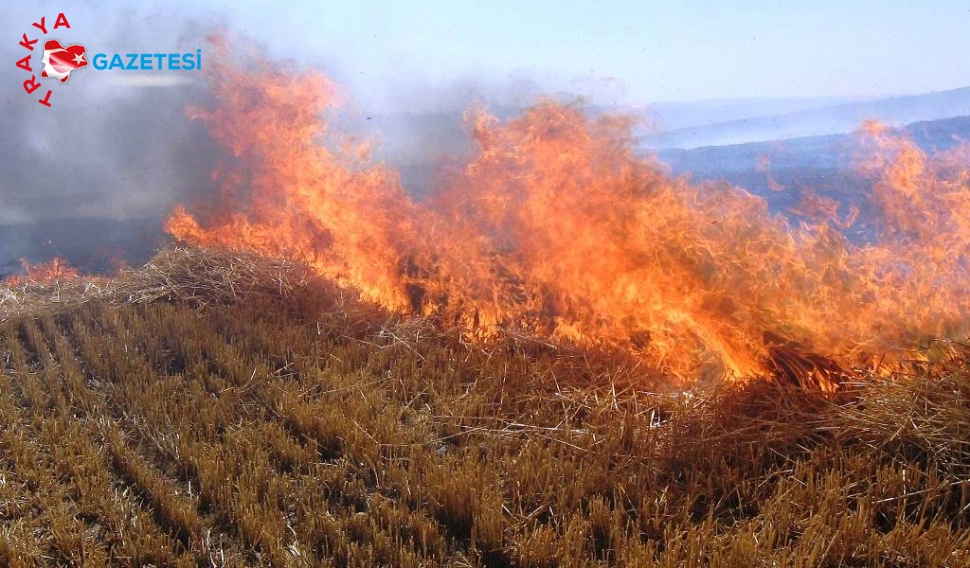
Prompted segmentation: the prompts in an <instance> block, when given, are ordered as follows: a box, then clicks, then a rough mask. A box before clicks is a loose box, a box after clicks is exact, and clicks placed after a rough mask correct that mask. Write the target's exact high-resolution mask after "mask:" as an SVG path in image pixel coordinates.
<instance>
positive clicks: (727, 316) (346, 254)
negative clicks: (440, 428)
mask: <svg viewBox="0 0 970 568" xmlns="http://www.w3.org/2000/svg"><path fill="white" fill-rule="evenodd" d="M217 47H218V49H219V57H217V58H213V59H215V60H214V61H213V60H212V59H210V63H209V65H208V70H209V71H208V73H209V81H210V85H211V90H212V93H213V95H214V96H215V98H216V100H218V105H217V106H215V107H214V108H211V109H207V110H197V111H195V115H196V116H197V117H198V118H200V119H201V120H203V121H204V122H205V123H206V124H207V125H208V126H209V127H210V129H211V131H212V133H213V136H214V137H215V139H216V140H217V141H218V142H219V143H220V144H221V145H222V146H223V147H224V148H225V149H226V150H227V151H228V152H229V154H230V155H231V156H232V158H233V161H232V163H231V164H227V168H225V169H224V170H223V171H220V172H218V173H217V175H216V179H217V181H218V182H219V184H220V188H221V191H222V193H221V197H220V198H219V199H218V200H217V202H216V203H215V204H213V205H212V206H211V207H210V210H209V211H207V212H205V214H204V215H201V216H198V217H197V216H195V215H193V214H190V213H189V212H188V211H187V210H186V209H185V208H182V207H179V208H177V209H176V210H175V211H174V212H173V213H172V215H171V217H170V218H169V220H168V222H167V229H168V230H169V231H170V232H171V233H172V234H173V235H174V236H175V237H176V238H178V239H181V240H186V241H191V242H194V243H199V244H205V245H221V246H230V247H243V248H248V249H253V250H257V251H260V252H264V253H269V254H275V255H280V254H282V255H289V256H293V257H297V258H299V259H301V260H304V261H306V262H308V263H310V264H311V265H312V266H314V267H315V268H316V269H317V270H318V271H319V272H320V273H321V274H323V275H325V276H327V277H330V278H332V279H334V280H336V281H338V282H340V283H341V284H343V285H346V286H349V287H353V288H356V289H358V290H360V291H361V293H362V294H363V296H364V297H366V298H368V299H370V300H373V301H376V302H378V303H380V304H382V305H383V306H385V307H387V308H389V309H391V310H395V311H399V312H405V313H415V312H418V313H424V314H425V315H431V316H434V317H437V318H440V319H442V320H445V321H448V322H454V323H458V324H460V325H462V326H463V327H464V328H465V329H467V330H469V331H470V332H472V333H475V334H479V335H488V334H490V333H493V332H495V330H497V329H499V328H501V327H505V326H509V327H518V328H524V329H527V330H530V331H533V332H536V333H544V334H548V335H550V336H553V337H558V338H562V339H568V340H572V341H577V342H581V343H589V344H596V345H601V346H607V347H611V348H622V349H626V350H629V351H630V352H633V353H636V354H639V356H642V357H643V358H644V360H646V361H649V362H652V363H654V364H655V365H656V366H657V367H658V368H660V369H662V370H664V371H665V372H667V373H670V374H672V375H675V376H679V377H685V378H696V377H702V376H728V377H741V376H746V375H750V374H756V373H761V372H765V371H766V370H767V369H768V365H769V360H770V359H771V357H772V356H773V354H775V353H777V351H776V350H777V349H779V348H781V349H790V348H794V347H793V346H797V348H798V349H801V350H804V351H805V352H807V353H814V354H818V357H820V358H821V359H824V360H826V361H831V362H833V364H836V365H838V366H842V367H845V368H848V367H853V366H860V365H872V364H873V361H876V360H880V361H884V362H888V363H890V364H891V363H892V362H893V361H895V360H896V359H898V358H899V357H901V356H903V355H904V354H905V353H906V352H907V350H908V349H911V348H913V347H914V346H915V345H917V344H918V343H919V342H920V341H922V340H924V339H927V338H931V337H939V336H943V337H955V336H962V335H963V334H965V333H966V329H965V324H966V322H967V315H968V307H970V305H968V302H970V294H968V292H970V290H968V289H967V285H966V284H964V283H965V282H967V279H966V270H967V266H968V254H967V253H968V252H970V197H968V196H970V188H968V184H970V180H968V174H967V170H966V169H965V167H964V165H965V164H967V163H968V160H967V158H968V157H970V150H968V149H966V148H962V149H958V150H954V151H951V152H949V153H946V154H943V155H940V156H936V157H929V156H927V155H926V154H924V153H923V152H922V151H921V150H920V149H919V148H917V147H916V146H915V144H914V143H912V142H911V141H909V140H907V139H905V138H900V137H898V136H893V135H890V134H889V133H887V132H885V131H881V130H880V129H879V127H877V126H875V125H869V126H868V127H867V128H868V134H867V136H868V138H867V140H868V142H867V144H868V145H869V146H870V153H869V154H868V158H867V159H866V160H865V161H864V162H863V163H861V164H860V167H861V168H862V169H863V171H865V172H866V173H867V175H869V176H870V177H871V178H872V180H873V188H874V189H873V195H872V197H873V203H874V206H877V207H878V208H879V211H881V215H880V217H879V219H880V235H881V240H880V242H879V244H878V245H868V246H856V245H852V244H851V243H849V242H848V241H847V240H846V239H845V238H844V236H843V235H842V234H841V233H840V232H839V231H838V230H837V228H838V226H839V225H840V224H847V223H851V219H849V220H847V221H839V220H837V219H834V217H835V215H834V212H835V211H836V208H835V207H834V206H833V205H832V204H825V203H821V202H820V203H819V204H816V206H815V209H820V210H825V211H829V212H830V215H827V216H825V217H827V218H820V220H818V221H817V222H813V224H801V225H798V226H792V225H791V224H790V223H789V222H788V221H787V220H786V219H785V218H784V217H782V216H777V215H771V214H770V213H769V211H768V209H767V206H766V203H765V201H764V200H762V199H760V198H758V197H755V196H752V195H751V194H749V193H747V192H745V191H744V190H741V189H738V188H733V187H729V186H726V185H711V184H694V183H690V182H689V181H688V180H687V179H685V178H677V177H672V176H670V175H669V174H668V173H667V172H666V170H665V168H664V167H663V166H662V165H661V164H659V163H657V162H656V161H655V160H654V159H652V158H649V157H643V156H641V155H639V154H638V153H636V152H635V150H634V147H635V145H634V140H633V137H632V133H631V123H630V121H629V120H628V119H626V118H623V117H617V116H603V117H599V118H590V117H588V116H586V114H584V113H583V112H582V111H581V110H580V109H577V108H573V107H569V106H563V105H559V104H556V103H553V102H543V103H540V104H537V105H535V106H533V107H532V108H529V109H528V110H526V111H525V112H524V113H523V114H522V115H521V116H520V117H517V118H514V119H512V120H509V121H506V122H502V121H500V120H498V119H497V118H495V117H494V116H492V115H490V114H489V113H488V112H487V111H486V110H485V109H483V108H479V107H475V108H472V109H471V110H470V111H469V112H468V114H467V117H466V118H467V124H468V127H469V130H470V132H471V135H472V137H473V140H474V143H475V149H476V150H475V155H474V156H473V157H472V158H471V159H470V160H469V161H468V163H467V164H465V165H464V166H463V167H461V168H459V169H457V170H455V171H453V172H451V174H450V175H448V176H447V177H446V181H445V183H444V184H443V187H442V188H440V189H439V190H437V191H435V192H433V193H431V196H430V197H429V198H428V199H427V200H425V201H422V202H417V201H415V200H413V199H412V198H411V197H410V196H409V195H408V193H407V192H406V191H404V189H403V188H402V186H401V184H400V182H399V179H398V176H397V175H396V174H395V172H393V171H391V170H389V169H388V168H386V167H385V166H382V165H379V164H372V163H371V162H370V161H369V160H368V157H367V149H366V147H356V148H346V147H344V148H341V150H339V151H337V150H330V149H328V148H327V147H326V146H325V145H324V144H323V143H322V139H323V137H324V136H325V135H326V134H327V128H326V127H327V125H326V122H325V120H324V118H323V115H324V113H325V111H328V110H329V109H330V108H331V107H332V105H333V102H334V100H335V93H336V89H335V87H334V86H333V85H332V84H331V83H330V82H329V81H328V80H326V79H325V78H324V77H322V76H320V75H319V74H317V73H314V72H312V71H310V70H306V69H302V70H296V69H293V68H288V67H285V66H280V65H279V64H275V63H270V62H267V61H265V60H262V59H259V57H258V56H256V55H254V54H250V55H249V57H250V58H252V59H253V60H252V61H247V63H246V68H245V69H243V68H242V67H241V66H237V65H234V64H233V62H232V61H231V58H230V55H229V50H228V45H227V44H226V42H225V41H224V40H218V41H217Z"/></svg>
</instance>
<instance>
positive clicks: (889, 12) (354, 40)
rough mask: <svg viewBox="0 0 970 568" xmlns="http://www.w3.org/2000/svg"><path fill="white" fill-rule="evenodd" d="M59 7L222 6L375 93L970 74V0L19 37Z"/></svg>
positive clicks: (931, 85) (208, 1)
mask: <svg viewBox="0 0 970 568" xmlns="http://www.w3.org/2000/svg"><path fill="white" fill-rule="evenodd" d="M5 10H7V9H5ZM58 10H64V11H66V12H68V13H69V14H70V15H71V17H72V18H73V19H78V20H79V21H81V22H82V23H83V24H85V26H86V27H85V28H84V29H90V27H87V26H88V25H92V24H93V25H96V26H104V25H105V24H108V25H112V24H111V23H109V22H105V21H104V20H121V21H128V20H127V18H131V17H132V16H136V18H135V19H133V20H131V23H130V29H128V30H126V31H127V33H128V34H130V35H131V36H132V37H137V36H139V35H141V34H143V33H152V32H154V33H156V34H157V30H156V29H152V28H155V27H157V25H163V26H164V25H174V24H176V22H178V21H181V22H193V23H202V24H208V23H211V22H219V23H222V24H224V25H226V27H228V28H230V29H232V30H235V31H238V32H241V33H242V34H244V35H246V36H248V37H250V38H252V39H254V40H256V41H257V42H259V43H261V44H262V45H263V46H265V47H266V48H267V49H268V50H269V51H270V52H271V53H274V54H279V55H284V56H287V57H293V58H296V59H297V60H306V61H307V62H308V63H313V64H319V65H322V66H323V67H324V68H325V70H326V71H328V72H329V73H330V74H331V75H332V76H334V77H335V78H336V79H337V80H338V81H340V82H341V83H343V84H344V85H345V86H346V87H348V88H349V89H350V90H351V91H352V92H353V94H354V97H355V98H357V99H358V100H363V101H367V100H368V99H373V100H378V101H380V100H386V99H387V98H388V97H393V96H394V91H395V90H398V89H400V90H405V89H406V88H410V87H412V86H414V85H419V86H420V87H421V88H422V89H429V90H432V91H433V90H435V89H438V90H445V89H447V88H449V86H451V85H452V84H454V83H461V82H477V83H479V84H485V85H488V84H497V83H502V84H509V83H513V84H514V83H518V84H523V83H533V84H534V85H535V86H538V87H539V88H541V89H551V90H567V91H574V92H577V93H580V94H594V95H595V96H598V97H601V98H608V99H611V100H609V101H605V102H613V101H618V102H624V103H630V104H639V103H645V102H656V101H672V100H673V101H676V100H698V99H722V98H747V97H814V96H858V97H871V96H883V95H893V94H910V93H921V92H927V91H932V90H945V89H951V88H956V87H962V86H966V85H970V65H967V64H966V57H967V54H968V53H970V3H968V2H967V1H966V0H960V1H956V0H941V1H936V2H931V1H927V2H923V3H918V2H914V1H912V0H881V1H875V0H862V1H850V0H842V1H807V2H795V1H761V2H758V1H754V0H741V1H732V0H693V1H677V0H665V1H663V2H657V1H649V0H640V1H636V0H613V1H599V2H579V1H563V0H558V1H532V2H528V1H522V0H518V1H510V0H490V1H482V2H470V1H431V0H424V1H397V2H392V1H375V0H367V1H360V0H342V1H320V0H288V1H286V2H272V3H270V2H256V1H249V0H192V1H187V0H169V1H166V2H155V3H153V2H140V3H137V4H135V3H126V2H105V1H97V2H96V1H93V0H88V1H82V2H73V3H72V2H44V1H41V2H38V3H36V4H35V3H30V4H21V5H17V6H16V8H15V9H14V10H13V11H12V12H10V11H8V12H7V13H6V14H5V15H0V21H2V22H4V23H5V24H7V25H4V26H3V27H4V28H8V27H11V24H12V25H13V28H14V29H9V30H7V32H6V33H7V36H9V37H17V35H18V33H19V32H20V29H19V28H20V27H23V25H29V22H27V23H26V24H21V25H19V26H18V25H17V22H19V20H20V19H22V18H23V17H24V16H26V15H30V14H33V13H34V12H37V13H40V14H46V13H48V12H52V13H56V12H57V11H58ZM14 14H16V17H13V16H14ZM145 16H147V17H145ZM50 17H51V18H53V17H55V16H54V15H51V16H50ZM85 18H87V19H88V20H89V21H84V19H85ZM13 20H17V21H16V22H14V21H13ZM79 33H80V32H79Z"/></svg>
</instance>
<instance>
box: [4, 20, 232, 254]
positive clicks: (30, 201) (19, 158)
mask: <svg viewBox="0 0 970 568" xmlns="http://www.w3.org/2000/svg"><path fill="white" fill-rule="evenodd" d="M60 9H63V10H64V14H65V16H66V17H67V19H68V21H69V23H70V25H71V28H70V29H65V28H63V27H62V28H60V29H57V30H54V29H53V26H54V22H55V20H56V18H57V15H58V13H59V11H60ZM41 16H43V17H45V18H46V25H47V28H48V33H47V34H46V35H44V34H43V33H42V32H41V31H40V30H38V29H37V28H34V27H33V26H32V25H31V24H32V23H33V22H38V21H39V20H40V17H41ZM217 23H218V22H217V21H216V19H215V18H212V17H201V16H200V17H196V18H193V19H192V20H187V19H185V17H184V16H179V15H176V14H175V13H172V12H167V11H165V10H164V9H159V10H156V11H147V12H144V11H143V12H139V13H135V12H132V11H127V10H118V9H111V8H107V7H105V6H104V5H103V4H100V3H99V4H96V5H95V4H87V5H82V6H75V7H73V8H70V7H68V8H62V7H59V6H56V5H45V4H43V3H42V4H38V5H29V6H28V5H18V7H16V8H12V9H6V10H5V11H4V13H3V14H2V15H0V30H3V31H4V34H5V35H7V36H9V37H8V40H7V41H4V42H2V43H0V61H3V62H4V64H3V69H4V72H3V77H2V89H3V93H4V95H5V96H4V102H3V118H2V128H0V153H2V154H0V155H2V156H3V158H2V163H3V167H2V168H0V271H9V270H10V266H11V263H14V264H16V261H17V259H19V258H27V259H29V260H31V261H38V260H45V259H47V258H50V257H51V256H52V255H55V254H56V255H61V256H65V257H67V258H68V260H69V261H72V262H75V263H78V264H81V265H88V266H87V267H88V268H101V266H93V265H97V264H98V263H100V262H101V260H102V257H108V256H117V255H119V254H121V255H122V256H127V257H128V261H129V262H138V261H141V260H143V259H144V257H145V256H146V255H147V254H150V253H151V249H152V248H153V247H155V246H157V245H158V244H160V243H161V242H163V241H164V236H163V235H162V233H161V220H162V219H163V217H164V216H165V215H166V213H167V212H168V210H169V209H170V208H171V206H172V205H173V204H174V203H175V202H185V201H190V202H191V201H194V200H196V199H198V198H200V197H202V196H204V195H205V194H206V193H207V192H208V191H210V188H209V183H210V182H209V173H210V172H211V171H212V169H213V166H214V164H215V163H216V161H217V159H218V152H217V150H216V148H215V146H214V145H213V144H212V143H211V141H210V140H209V136H208V134H207V132H206V130H205V128H204V126H203V125H202V124H200V123H198V122H196V121H192V120H190V119H189V118H188V117H187V116H186V107H187V106H189V105H200V104H201V105H204V104H206V97H207V94H206V91H205V89H204V85H203V83H202V76H201V74H200V73H198V72H195V71H185V72H182V74H183V75H184V76H185V77H187V78H189V79H191V81H189V82H186V83H185V84H181V85H177V86H170V87H138V86H125V85H119V84H117V81H116V80H117V79H118V78H119V77H123V76H125V74H127V76H132V75H134V74H139V73H142V72H139V71H117V70H116V71H99V70H95V69H94V68H93V67H92V66H91V64H90V59H91V58H93V56H94V54H95V53H108V54H110V53H115V52H118V53H143V52H145V53H169V52H176V53H184V52H188V51H195V49H196V48H198V47H202V48H203V49H204V35H205V33H206V32H207V31H208V30H211V29H213V28H214V27H215V25H216V24H217ZM23 33H26V34H27V37H28V38H29V39H38V38H39V39H40V41H39V42H38V43H37V44H36V45H35V49H34V51H33V52H29V51H28V50H27V49H25V48H23V47H21V46H20V45H18V42H19V41H20V40H21V34H23ZM47 39H59V40H61V41H62V43H65V44H73V43H80V44H83V45H84V46H85V47H86V49H87V54H88V59H89V66H88V67H87V68H83V69H81V70H79V72H75V73H76V75H72V77H71V78H70V79H69V80H68V82H67V83H64V84H58V83H56V82H55V81H54V80H52V79H41V78H40V72H41V70H42V68H43V64H42V63H41V55H42V50H43V43H44V41H45V40H47ZM28 54H30V55H31V56H32V57H31V67H32V69H33V72H34V74H35V75H36V76H37V79H38V81H40V83H41V88H40V89H38V90H37V91H35V92H34V93H33V94H27V93H26V92H25V90H24V88H23V86H22V84H23V82H24V81H25V80H28V79H29V78H30V73H28V72H27V71H25V70H22V69H19V68H17V67H15V66H14V63H15V62H16V61H17V60H19V59H21V58H22V57H24V56H25V55H28ZM171 73H176V72H171ZM47 89H51V90H52V94H51V97H50V102H51V107H50V108H48V107H45V106H43V105H41V104H39V103H38V102H37V100H38V99H40V98H42V97H43V96H44V94H46V92H47Z"/></svg>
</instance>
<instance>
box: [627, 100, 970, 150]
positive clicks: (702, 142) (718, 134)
mask: <svg viewBox="0 0 970 568" xmlns="http://www.w3.org/2000/svg"><path fill="white" fill-rule="evenodd" d="M967 114H970V87H964V88H961V89H953V90H949V91H941V92H934V93H925V94H920V95H908V96H900V97H888V98H882V99H875V100H869V101H856V102H842V103H838V104H834V105H821V106H818V107H816V108H805V109H795V110H791V111H789V112H784V113H779V114H762V115H761V116H748V117H745V118H740V119H736V120H727V121H723V122H715V123H708V124H699V125H695V126H689V127H683V128H669V129H667V130H664V131H661V132H658V133H655V134H650V135H648V136H644V137H643V138H642V140H641V142H642V143H643V144H644V145H645V146H648V147H652V148H697V147H701V146H724V145H734V144H742V143H748V142H761V141H768V140H781V139H787V138H800V137H806V136H823V135H828V134H844V133H847V132H852V131H853V130H855V129H856V128H858V126H859V124H861V123H862V122H864V121H866V120H878V121H880V122H885V123H887V124H890V125H893V126H902V125H906V124H910V123H913V122H924V121H932V120H941V119H946V118H951V117H955V116H964V115H967Z"/></svg>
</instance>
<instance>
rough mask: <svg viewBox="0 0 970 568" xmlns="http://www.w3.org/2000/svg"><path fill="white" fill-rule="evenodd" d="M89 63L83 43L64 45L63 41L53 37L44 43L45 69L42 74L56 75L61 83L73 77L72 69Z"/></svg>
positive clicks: (44, 75)
mask: <svg viewBox="0 0 970 568" xmlns="http://www.w3.org/2000/svg"><path fill="white" fill-rule="evenodd" d="M87 64H88V60H87V59H85V57H84V46H83V45H77V44H75V45H69V46H67V47H63V46H62V45H61V42H59V41H57V40H56V39H52V40H50V41H48V42H47V43H45V44H44V71H43V72H41V74H40V75H41V77H54V78H55V79H58V80H60V82H61V83H66V82H67V80H68V79H70V78H71V71H74V70H75V69H78V68H81V67H84V66H85V65H87Z"/></svg>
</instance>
